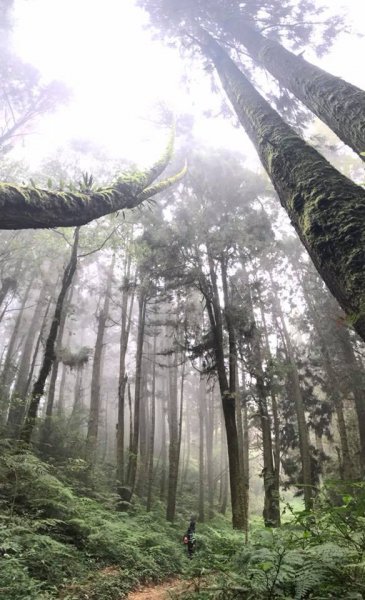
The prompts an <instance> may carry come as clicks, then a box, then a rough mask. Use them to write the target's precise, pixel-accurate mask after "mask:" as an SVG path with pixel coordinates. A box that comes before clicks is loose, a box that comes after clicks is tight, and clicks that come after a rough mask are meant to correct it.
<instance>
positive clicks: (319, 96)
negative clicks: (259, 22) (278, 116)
mask: <svg viewBox="0 0 365 600" xmlns="http://www.w3.org/2000/svg"><path fill="white" fill-rule="evenodd" d="M231 27H232V33H233V34H234V36H235V38H236V39H237V40H238V41H239V42H241V43H242V44H243V45H244V46H245V47H246V49H247V50H248V52H249V54H250V55H251V57H252V58H253V60H254V61H255V62H257V63H258V64H260V65H262V66H264V67H265V68H266V69H267V70H268V71H269V72H270V73H271V74H272V75H273V76H274V77H275V78H276V79H277V80H278V81H279V82H280V84H281V85H283V86H284V87H286V88H287V89H288V90H290V91H291V92H292V93H293V94H294V96H296V97H297V98H298V99H299V100H301V101H302V102H303V104H305V105H306V106H307V107H308V108H309V110H311V111H312V112H313V113H314V114H315V115H317V117H319V118H320V119H321V120H322V121H323V122H324V123H326V125H328V127H330V128H331V129H332V131H334V133H335V134H336V135H338V137H339V138H340V139H341V140H342V141H343V142H345V144H347V145H348V146H350V148H352V149H353V150H354V151H355V152H357V153H360V152H365V92H364V91H363V90H361V89H359V88H358V87H356V86H355V85H352V84H351V83H348V82H347V81H344V80H343V79H341V78H340V77H336V76H334V75H331V74H330V73H327V72H326V71H324V70H323V69H320V68H319V67H316V66H315V65H312V64H311V63H309V62H308V61H306V60H304V58H303V57H302V56H296V55H295V54H293V53H292V52H289V50H286V48H284V47H283V46H282V45H281V44H279V43H278V42H276V41H274V40H269V39H267V38H265V37H264V36H263V35H261V34H260V33H259V32H258V31H257V30H255V29H254V28H253V27H250V26H249V25H247V24H244V23H242V22H240V23H239V24H238V23H237V24H236V25H235V24H232V26H231Z"/></svg>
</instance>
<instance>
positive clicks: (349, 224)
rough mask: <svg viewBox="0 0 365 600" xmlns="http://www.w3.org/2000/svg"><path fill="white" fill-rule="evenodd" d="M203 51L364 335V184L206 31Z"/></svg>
mask: <svg viewBox="0 0 365 600" xmlns="http://www.w3.org/2000/svg"><path fill="white" fill-rule="evenodd" d="M203 49H204V51H205V52H206V54H207V55H208V56H209V57H210V58H211V59H212V61H213V62H214V64H215V67H216V69H217V71H218V74H219V76H220V78H221V81H222V84H223V87H224V89H225V90H226V92H227V95H228V97H229V98H230V100H231V102H232V105H233V107H234V109H235V112H236V114H237V116H238V118H239V119H240V121H241V123H242V125H243V127H244V128H245V130H246V132H247V134H248V135H249V137H250V138H251V140H252V142H253V144H254V145H255V147H256V149H257V152H258V154H259V156H260V159H261V161H262V163H263V165H264V167H265V169H266V171H267V173H268V174H269V176H270V178H271V180H272V182H273V184H274V187H275V189H276V191H277V193H278V195H279V198H280V200H281V203H282V205H283V206H284V208H285V209H286V211H287V213H288V214H289V217H290V219H291V221H292V224H293V225H294V227H295V229H296V231H297V233H298V235H299V237H300V239H301V241H302V243H303V244H304V245H305V247H306V249H307V251H308V252H309V254H310V256H311V258H312V261H313V263H314V265H315V267H316V269H317V270H318V272H319V273H320V275H321V277H322V278H323V280H324V281H325V282H326V284H327V286H328V287H329V289H330V290H331V292H332V293H333V295H334V296H335V297H336V298H337V300H338V302H339V303H340V305H341V306H342V307H343V309H344V310H345V312H346V313H347V314H349V315H351V318H352V319H353V323H354V327H355V329H356V331H357V332H358V333H359V335H360V336H361V337H362V339H363V340H365V308H364V307H365V270H364V268H363V265H364V263H365V190H364V189H362V188H361V187H359V186H357V185H356V184H354V183H353V182H352V181H350V180H349V179H347V178H346V177H344V176H343V175H341V173H339V172H338V171H336V169H334V168H333V167H332V166H331V165H330V163H329V162H328V161H326V160H325V159H324V158H323V157H322V156H321V155H320V154H319V153H318V152H317V151H316V150H315V149H314V148H312V147H311V146H309V145H308V144H306V142H304V140H302V139H301V138H300V137H299V136H298V135H297V134H296V133H295V132H294V130H293V129H292V128H291V127H289V126H288V125H287V124H286V123H285V122H284V121H283V120H282V119H281V118H280V116H279V115H278V114H277V113H276V112H275V111H274V110H273V109H272V108H271V107H270V105H269V104H268V103H267V102H266V101H265V100H264V99H263V98H262V96H260V94H259V93H258V92H257V91H256V90H255V88H254V87H253V86H252V84H251V83H250V82H249V81H248V80H247V78H246V77H245V76H244V75H243V73H242V72H241V71H240V70H239V69H238V68H237V67H236V65H235V64H234V63H233V61H232V60H231V59H230V58H229V56H228V55H227V53H226V52H224V50H222V48H221V47H220V46H219V45H218V44H217V43H216V42H215V41H214V40H213V38H211V37H210V36H209V35H208V34H206V35H204V40H203Z"/></svg>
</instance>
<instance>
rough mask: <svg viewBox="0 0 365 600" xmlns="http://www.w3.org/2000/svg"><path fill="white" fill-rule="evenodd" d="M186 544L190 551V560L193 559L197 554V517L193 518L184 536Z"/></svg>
mask: <svg viewBox="0 0 365 600" xmlns="http://www.w3.org/2000/svg"><path fill="white" fill-rule="evenodd" d="M184 542H185V543H186V546H187V550H188V558H193V554H194V552H195V545H196V541H195V517H191V519H190V523H189V527H188V530H187V532H186V534H185V536H184Z"/></svg>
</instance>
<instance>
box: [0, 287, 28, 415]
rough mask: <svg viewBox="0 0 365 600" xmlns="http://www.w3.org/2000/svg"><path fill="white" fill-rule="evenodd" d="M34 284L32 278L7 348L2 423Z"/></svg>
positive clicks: (1, 379)
mask: <svg viewBox="0 0 365 600" xmlns="http://www.w3.org/2000/svg"><path fill="white" fill-rule="evenodd" d="M33 283H34V281H33V279H32V277H31V278H30V281H29V283H28V285H27V287H26V289H25V292H24V296H23V298H22V303H21V305H20V308H19V310H18V315H17V318H16V320H15V324H14V328H13V331H12V333H11V337H10V340H9V344H8V347H7V351H6V356H5V361H4V366H3V370H2V372H1V377H0V394H1V412H0V422H2V423H3V422H4V421H5V420H6V417H7V412H8V408H9V393H10V387H11V384H12V382H13V379H14V375H15V365H14V354H15V348H16V344H17V341H18V337H19V330H20V325H21V322H22V319H23V315H24V309H25V305H26V303H27V300H28V298H29V293H30V290H31V287H32V285H33Z"/></svg>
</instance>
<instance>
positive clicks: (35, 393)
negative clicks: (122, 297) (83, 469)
mask: <svg viewBox="0 0 365 600" xmlns="http://www.w3.org/2000/svg"><path fill="white" fill-rule="evenodd" d="M79 232H80V228H79V227H76V229H75V233H74V243H73V246H72V252H71V257H70V260H69V262H68V264H67V266H66V269H65V272H64V274H63V278H62V285H61V290H60V293H59V295H58V298H57V302H56V309H55V313H54V315H53V319H52V324H51V329H50V332H49V334H48V338H47V342H46V347H45V351H44V356H43V363H42V366H41V369H40V372H39V375H38V379H37V381H36V382H35V383H34V386H33V390H32V395H31V399H30V404H29V409H28V414H27V417H26V420H25V423H24V426H23V428H22V430H21V433H20V439H21V441H22V442H24V443H25V444H29V443H30V440H31V437H32V433H33V429H34V426H35V423H36V418H37V412H38V406H39V402H40V399H41V397H42V396H43V394H44V386H45V383H46V380H47V377H48V375H49V374H50V371H51V368H52V364H53V361H54V360H55V344H56V340H57V334H58V328H59V325H60V320H61V315H62V308H63V303H64V301H65V297H66V294H67V291H68V289H69V287H70V285H71V283H72V279H73V276H74V274H75V271H76V267H77V248H78V242H79Z"/></svg>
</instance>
